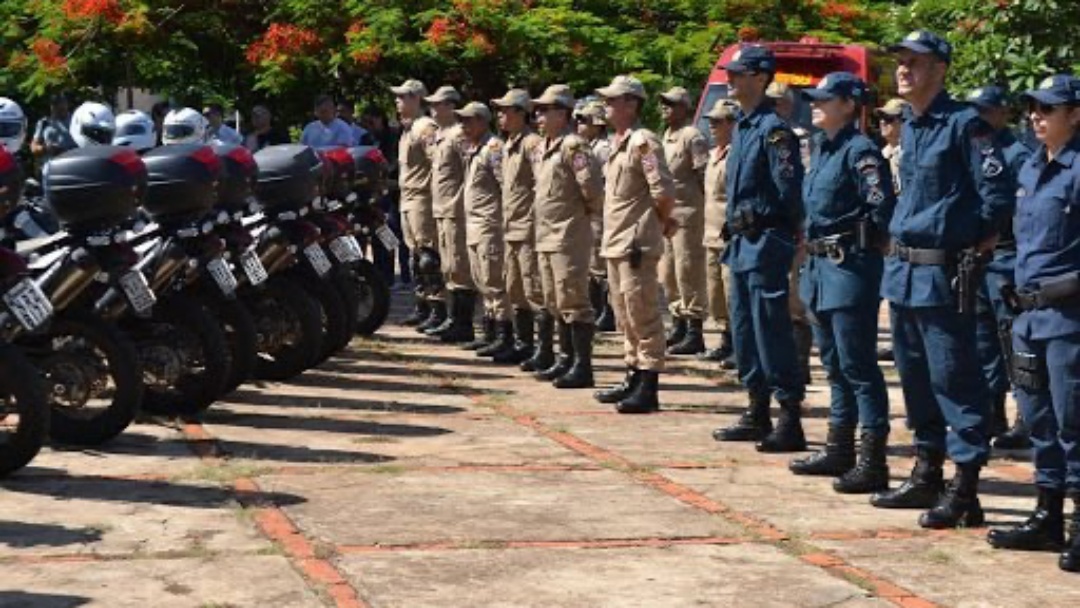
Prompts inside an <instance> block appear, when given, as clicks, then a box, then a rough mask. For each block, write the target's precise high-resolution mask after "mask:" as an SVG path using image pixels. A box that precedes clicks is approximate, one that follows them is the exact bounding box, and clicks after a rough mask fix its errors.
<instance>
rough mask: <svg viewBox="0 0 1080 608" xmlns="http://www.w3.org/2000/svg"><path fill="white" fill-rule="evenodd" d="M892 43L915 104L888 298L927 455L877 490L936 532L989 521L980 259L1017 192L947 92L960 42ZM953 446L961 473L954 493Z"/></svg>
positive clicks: (974, 117)
mask: <svg viewBox="0 0 1080 608" xmlns="http://www.w3.org/2000/svg"><path fill="white" fill-rule="evenodd" d="M890 51H891V52H893V53H895V55H896V58H897V68H896V81H897V85H898V87H897V88H898V90H899V93H900V95H902V96H903V97H904V98H905V99H906V100H907V101H908V102H909V103H910V104H911V106H910V108H908V110H907V111H906V112H905V117H906V119H905V121H904V126H903V133H902V136H901V139H902V142H903V149H904V158H903V160H902V162H901V166H900V174H901V184H902V185H901V191H900V199H899V202H898V204H897V206H896V212H895V214H894V215H893V219H892V221H891V222H890V224H889V235H890V237H891V245H890V247H889V252H888V255H887V257H886V258H885V270H884V276H883V279H882V282H881V295H882V297H884V298H885V299H887V300H888V301H889V303H890V324H891V326H892V333H893V349H894V351H895V357H896V367H897V369H898V370H899V372H900V385H901V387H902V389H903V392H904V403H905V405H906V408H907V415H908V425H909V427H910V428H911V429H912V431H913V432H914V435H915V448H916V458H917V461H916V464H915V467H914V469H913V470H912V472H911V475H910V477H909V479H908V480H907V481H906V482H905V483H904V484H902V485H901V486H900V487H899V488H897V489H895V490H893V491H889V492H883V493H879V494H875V495H874V497H873V498H872V499H871V504H873V505H874V506H876V507H880V508H908V509H926V508H929V509H930V510H929V511H926V512H925V513H923V515H922V517H920V519H919V524H920V525H921V526H923V527H925V528H954V527H957V526H959V525H968V526H977V525H981V524H982V523H983V521H984V517H983V512H982V507H981V505H980V504H979V499H978V484H979V472H980V469H981V468H982V466H983V465H984V464H985V463H986V460H987V456H988V454H989V442H988V439H989V436H988V434H987V433H988V430H989V429H988V424H987V423H988V416H989V408H988V407H987V405H988V403H987V399H986V397H985V395H986V391H985V386H984V383H983V379H982V374H981V373H980V370H979V362H978V358H977V357H976V355H975V352H974V350H973V349H972V348H971V345H972V344H974V343H975V316H974V314H973V312H974V311H973V309H974V295H975V293H976V292H977V290H978V279H979V272H978V271H977V270H978V268H977V264H976V262H975V260H976V259H977V258H976V256H977V255H986V254H989V253H990V251H992V250H993V248H994V245H995V242H996V240H997V236H998V232H999V230H1000V227H1001V225H1002V222H1003V221H1004V220H1005V219H1007V217H1008V214H1009V210H1010V209H1011V208H1012V207H1013V205H1014V198H1015V193H1016V191H1015V190H1010V184H1009V182H1010V180H1009V177H1008V174H1007V168H1006V167H1005V160H1004V158H1003V157H1002V155H1001V151H1000V149H998V147H997V146H996V145H995V143H994V140H993V131H992V129H991V128H990V127H989V125H987V124H986V123H985V122H984V121H983V120H982V119H980V118H979V116H978V114H977V113H976V112H975V110H973V109H972V108H970V107H968V106H966V105H965V104H963V103H960V102H957V101H955V100H953V99H952V98H951V97H950V96H949V94H948V93H947V92H946V91H945V78H946V74H947V72H948V68H949V62H950V61H951V58H952V57H951V56H952V48H951V46H950V45H949V43H948V42H946V41H945V40H943V39H942V38H941V37H940V36H938V35H936V34H933V33H931V32H927V31H922V30H920V31H915V32H912V33H911V34H909V35H908V36H907V37H906V38H905V39H904V40H903V41H902V42H900V43H898V44H896V45H894V46H892V47H890ZM950 287H951V289H950ZM946 448H947V449H948V452H949V454H950V456H951V457H952V460H953V462H955V463H956V469H957V473H956V477H955V478H954V479H953V481H952V483H950V484H949V486H948V489H946V488H945V485H944V481H943V464H944V460H945V451H946Z"/></svg>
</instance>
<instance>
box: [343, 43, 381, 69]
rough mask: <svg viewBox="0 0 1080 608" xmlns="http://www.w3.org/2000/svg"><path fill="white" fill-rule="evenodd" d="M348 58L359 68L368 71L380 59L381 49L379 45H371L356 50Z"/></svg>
mask: <svg viewBox="0 0 1080 608" xmlns="http://www.w3.org/2000/svg"><path fill="white" fill-rule="evenodd" d="M349 56H350V57H352V60H353V61H355V62H356V64H357V65H358V66H360V67H361V68H364V69H370V68H372V67H374V66H375V64H377V63H379V60H380V59H382V49H381V48H379V45H377V44H373V45H371V46H369V47H366V48H362V49H356V50H355V51H353V52H352V53H350V54H349Z"/></svg>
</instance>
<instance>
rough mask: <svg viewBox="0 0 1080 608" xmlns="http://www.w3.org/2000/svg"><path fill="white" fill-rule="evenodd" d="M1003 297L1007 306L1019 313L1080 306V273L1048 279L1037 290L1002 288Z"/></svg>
mask: <svg viewBox="0 0 1080 608" xmlns="http://www.w3.org/2000/svg"><path fill="white" fill-rule="evenodd" d="M1001 295H1002V297H1004V298H1005V302H1006V304H1008V305H1009V307H1011V308H1012V309H1013V310H1015V311H1018V312H1028V311H1031V310H1039V309H1041V308H1059V307H1065V306H1076V305H1078V304H1080V273H1074V274H1071V275H1065V276H1063V277H1054V278H1052V279H1047V280H1045V281H1042V282H1040V283H1039V286H1038V287H1037V288H1026V287H1025V288H1022V289H1017V290H1008V289H1005V288H1002V290H1001Z"/></svg>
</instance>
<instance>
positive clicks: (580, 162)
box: [570, 152, 589, 171]
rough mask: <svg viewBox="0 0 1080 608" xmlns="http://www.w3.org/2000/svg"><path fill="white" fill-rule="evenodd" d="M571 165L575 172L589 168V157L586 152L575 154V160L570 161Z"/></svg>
mask: <svg viewBox="0 0 1080 608" xmlns="http://www.w3.org/2000/svg"><path fill="white" fill-rule="evenodd" d="M570 165H571V166H573V167H574V171H584V170H585V169H588V168H589V155H588V154H586V153H585V152H575V153H574V156H573V158H571V160H570Z"/></svg>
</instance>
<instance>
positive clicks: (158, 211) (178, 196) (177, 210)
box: [143, 144, 221, 223]
mask: <svg viewBox="0 0 1080 608" xmlns="http://www.w3.org/2000/svg"><path fill="white" fill-rule="evenodd" d="M143 162H145V163H146V169H147V172H148V174H149V176H148V182H149V183H148V186H147V193H146V202H145V203H143V208H144V209H145V210H146V213H147V214H148V215H149V216H150V217H151V218H153V220H154V221H155V222H159V223H162V222H164V223H169V222H176V221H187V220H194V219H199V218H200V217H202V216H204V215H206V214H207V213H208V212H209V211H210V210H211V209H213V207H214V205H215V204H217V200H218V180H219V179H220V177H221V161H220V160H218V156H217V154H215V153H214V150H213V149H212V148H211V147H210V146H207V145H205V144H180V145H175V146H163V147H160V148H154V149H153V150H151V151H149V152H147V153H146V154H145V155H143Z"/></svg>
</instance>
